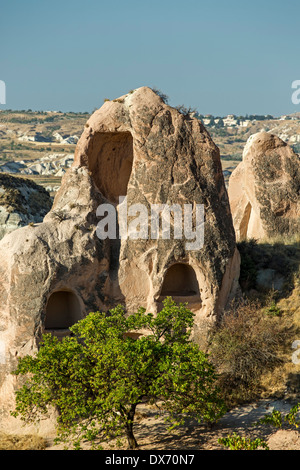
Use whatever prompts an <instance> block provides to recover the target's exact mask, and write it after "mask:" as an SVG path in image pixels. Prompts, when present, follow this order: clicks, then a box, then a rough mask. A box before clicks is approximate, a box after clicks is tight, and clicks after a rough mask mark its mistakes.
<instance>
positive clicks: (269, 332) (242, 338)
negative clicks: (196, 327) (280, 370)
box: [210, 300, 286, 401]
mask: <svg viewBox="0 0 300 470" xmlns="http://www.w3.org/2000/svg"><path fill="white" fill-rule="evenodd" d="M285 338H286V332H285V329H284V327H281V326H280V323H279V322H276V318H272V317H268V316H267V315H266V314H265V313H264V310H263V309H262V308H261V305H260V304H259V303H258V302H254V301H249V300H244V301H243V302H241V303H238V304H234V305H232V307H231V309H229V310H228V311H227V312H226V313H224V316H223V318H222V319H221V321H220V323H219V324H218V325H217V326H216V327H215V328H213V329H212V331H211V335H210V358H211V360H212V362H213V363H214V364H215V366H216V368H217V371H218V372H219V373H220V374H221V378H220V383H221V385H222V388H223V389H224V390H225V394H226V395H227V396H228V398H229V400H232V399H234V400H238V401H239V400H242V401H243V400H245V399H249V398H251V399H252V398H254V397H251V394H252V393H254V394H255V390H256V389H257V387H258V386H259V379H260V377H261V375H262V374H263V373H264V372H266V371H268V370H272V369H273V368H274V367H275V366H277V365H279V364H280V363H281V359H280V353H281V348H282V345H283V343H284V339H285Z"/></svg>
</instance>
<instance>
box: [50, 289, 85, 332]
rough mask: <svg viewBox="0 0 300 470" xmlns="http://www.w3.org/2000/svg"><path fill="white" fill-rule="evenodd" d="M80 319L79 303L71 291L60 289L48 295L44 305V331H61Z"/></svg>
mask: <svg viewBox="0 0 300 470" xmlns="http://www.w3.org/2000/svg"><path fill="white" fill-rule="evenodd" d="M80 319H81V308H80V303H79V300H78V298H77V296H76V295H75V294H74V293H73V292H71V291H68V290H61V291H57V292H53V293H52V294H51V295H50V297H49V299H48V302H47V306H46V319H45V330H46V332H47V331H48V332H49V331H52V332H53V333H54V334H56V332H57V334H58V333H63V332H64V331H66V330H67V331H68V330H69V328H70V326H72V325H74V323H76V322H77V321H79V320H80Z"/></svg>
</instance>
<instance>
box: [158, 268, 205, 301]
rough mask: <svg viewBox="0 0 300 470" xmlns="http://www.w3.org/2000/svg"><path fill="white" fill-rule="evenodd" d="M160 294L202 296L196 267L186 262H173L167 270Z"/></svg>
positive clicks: (162, 295) (165, 295)
mask: <svg viewBox="0 0 300 470" xmlns="http://www.w3.org/2000/svg"><path fill="white" fill-rule="evenodd" d="M160 296H161V297H167V296H170V297H194V296H197V297H200V293H199V285H198V281H197V277H196V273H195V271H194V269H193V268H192V267H191V266H189V265H188V264H184V263H177V264H173V266H171V267H170V268H169V269H168V270H167V272H166V275H165V278H164V282H163V285H162V289H161V293H160Z"/></svg>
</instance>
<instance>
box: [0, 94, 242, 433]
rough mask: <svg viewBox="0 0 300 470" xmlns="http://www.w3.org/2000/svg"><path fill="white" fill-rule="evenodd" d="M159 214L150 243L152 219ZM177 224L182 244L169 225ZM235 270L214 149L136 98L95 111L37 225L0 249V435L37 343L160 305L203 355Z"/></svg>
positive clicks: (180, 119)
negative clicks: (188, 319) (184, 323)
mask: <svg viewBox="0 0 300 470" xmlns="http://www.w3.org/2000/svg"><path fill="white" fill-rule="evenodd" d="M172 206H173V207H172ZM161 207H162V208H163V209H164V212H163V219H161V218H159V222H160V225H161V226H163V228H164V230H163V231H161V232H158V231H157V230H156V229H157V226H155V224H153V223H152V222H153V220H157V218H154V219H153V218H152V215H153V213H152V211H153V209H155V210H156V209H159V208H161ZM168 208H172V210H170V211H169V212H168V210H167V209H168ZM198 208H200V209H201V208H202V209H204V243H203V244H202V238H201V230H202V229H203V224H202V222H203V220H202V218H201V217H199V218H197V214H198V212H197V210H198ZM200 209H199V213H200V215H201V211H200ZM154 212H155V211H154ZM182 214H184V216H185V215H186V214H187V215H190V216H191V215H192V216H193V217H190V218H189V217H188V216H187V217H186V219H185V218H183V216H182ZM108 215H109V216H110V218H108V219H107V227H108V226H109V228H110V229H111V230H108V229H107V233H106V234H105V233H104V230H103V227H104V225H105V223H104V222H105V221H106V217H108ZM198 215H199V214H198ZM180 216H182V217H181V218H180ZM187 220H189V222H190V224H189V228H191V229H193V233H192V232H191V231H190V232H189V231H187V230H186V226H187V225H188V224H187V223H185V224H183V225H184V227H183V226H182V225H180V223H183V221H184V222H187ZM124 222H126V223H124ZM167 222H169V232H168V224H167ZM179 222H180V223H179ZM192 222H193V223H192ZM114 224H115V225H114ZM163 224H165V225H163ZM107 227H106V228H107ZM153 227H154V228H153ZM180 227H181V229H182V233H181V234H180V233H179V232H180V230H179V229H180ZM114 229H115V230H114ZM175 229H176V236H175ZM193 234H194V237H193V236H192V235H193ZM179 235H180V236H179ZM196 235H197V237H196ZM198 235H199V238H198ZM239 266H240V259H239V253H238V251H237V249H236V243H235V233H234V228H233V224H232V217H231V213H230V207H229V201H228V196H227V191H226V188H225V184H224V177H223V174H222V167H221V162H220V154H219V150H218V148H217V147H216V145H215V144H214V142H213V141H212V139H211V137H210V135H209V134H208V132H207V131H206V129H205V128H204V127H203V125H202V124H201V122H200V121H199V120H197V119H196V118H191V117H190V116H186V115H184V114H181V113H180V112H179V111H178V110H176V109H174V108H172V107H170V106H168V105H167V104H165V103H164V101H163V100H162V98H161V97H160V96H158V95H157V94H156V93H154V92H153V91H152V90H151V89H150V88H148V87H142V88H139V89H137V90H135V91H132V92H130V93H128V94H127V95H124V96H122V97H120V98H118V99H116V100H112V101H106V102H105V103H104V105H103V106H102V107H101V108H100V109H99V110H97V111H96V112H95V113H94V114H93V115H92V116H91V117H90V119H89V120H88V122H87V124H86V126H85V128H84V131H83V133H82V136H81V138H80V140H79V142H78V144H77V147H76V152H75V157H74V162H73V165H72V167H71V168H70V169H69V170H68V171H67V173H66V174H65V175H64V176H63V178H62V184H61V186H60V189H59V190H58V192H57V193H56V196H55V199H54V203H53V207H52V209H51V211H50V212H49V213H48V214H47V215H46V217H45V218H44V222H43V223H42V224H39V225H38V226H35V227H31V226H29V227H24V228H21V229H19V230H16V231H15V232H14V234H13V236H12V234H11V235H6V236H5V237H4V238H3V240H2V241H1V242H0V280H1V282H0V299H1V302H0V345H1V344H2V351H5V353H3V354H2V364H0V397H1V398H0V400H1V401H0V410H1V409H2V419H1V420H0V422H1V425H5V426H6V427H7V428H8V427H9V426H10V421H9V419H8V417H6V418H5V416H6V415H5V413H6V412H7V410H8V409H9V408H11V407H13V402H14V399H13V390H14V389H15V388H16V386H17V382H16V379H15V378H14V377H13V376H12V375H11V374H10V371H11V370H12V369H13V368H14V367H15V366H16V361H17V358H18V357H21V356H23V355H24V354H33V353H34V352H36V351H37V349H38V344H39V341H40V338H41V335H42V333H43V332H45V331H50V332H52V333H53V334H56V335H57V336H59V337H62V336H64V335H66V334H68V331H69V330H68V328H69V327H70V326H71V325H72V324H73V323H74V322H76V321H78V320H79V319H81V318H83V317H84V316H85V315H87V314H88V313H89V312H91V311H99V310H100V311H105V312H107V311H108V310H109V309H110V308H112V307H114V306H116V305H118V304H122V305H124V307H125V308H126V311H127V312H128V313H130V312H133V311H135V310H136V309H138V308H139V307H141V306H142V307H145V308H146V309H147V310H148V311H151V312H153V313H156V312H157V311H158V310H159V309H160V308H161V306H162V301H163V299H164V298H165V297H166V296H169V295H170V296H172V297H173V298H174V300H176V301H178V302H179V301H184V302H187V303H188V306H189V308H190V309H191V310H192V311H193V312H194V313H195V328H194V331H193V332H192V334H193V338H194V340H195V341H197V342H198V343H199V344H205V340H206V334H207V329H208V328H209V327H210V326H211V325H212V324H213V323H214V322H215V321H216V320H217V319H218V317H219V316H220V315H221V314H222V311H223V309H224V308H225V306H226V304H227V302H228V301H229V300H230V298H231V297H232V296H233V295H234V293H235V290H236V288H237V286H238V277H239ZM0 349H1V348H0ZM5 410H6V411H5Z"/></svg>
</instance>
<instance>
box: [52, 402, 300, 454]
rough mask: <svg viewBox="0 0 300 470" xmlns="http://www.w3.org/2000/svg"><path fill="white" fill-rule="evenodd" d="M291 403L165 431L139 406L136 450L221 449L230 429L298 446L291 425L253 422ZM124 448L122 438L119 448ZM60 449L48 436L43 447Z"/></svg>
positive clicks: (273, 444) (280, 446) (279, 445)
mask: <svg viewBox="0 0 300 470" xmlns="http://www.w3.org/2000/svg"><path fill="white" fill-rule="evenodd" d="M292 405H293V404H291V403H288V402H286V401H283V400H278V401H268V400H261V401H260V402H258V403H254V404H249V405H247V406H242V407H238V408H235V409H233V410H231V411H230V412H228V413H227V414H226V415H224V416H223V418H222V419H221V420H220V421H219V422H218V424H217V425H216V426H215V427H214V428H213V429H207V428H206V427H205V426H204V425H199V424H198V423H197V422H193V421H190V422H189V423H188V424H187V425H186V426H182V427H180V428H178V429H177V430H176V431H175V432H172V433H169V432H168V431H167V424H166V423H165V422H164V418H163V416H162V415H160V416H157V412H156V411H155V410H154V409H153V408H151V407H148V406H139V407H138V410H137V416H136V422H135V427H134V433H135V437H136V439H137V441H138V444H139V449H140V450H225V448H224V447H223V446H222V445H220V444H219V443H218V439H219V438H220V437H226V436H227V435H228V434H231V433H233V432H236V433H237V434H239V435H242V436H244V437H247V438H251V439H255V438H257V437H259V438H261V439H263V440H264V441H265V442H267V444H268V446H269V449H270V450H300V432H298V431H297V430H296V428H295V427H293V428H289V429H287V428H282V429H276V428H275V427H273V426H268V425H256V424H255V423H256V422H257V421H258V420H259V419H260V418H263V417H264V416H265V415H266V413H270V412H272V410H273V409H276V410H279V411H281V412H282V413H283V414H286V413H287V412H288V411H289V410H290V408H291V406H292ZM84 448H88V447H86V446H84ZM117 448H118V447H116V445H115V443H114V442H111V443H110V446H108V445H107V444H103V449H110V450H115V449H117ZM126 448H127V445H126V441H124V446H122V447H121V448H120V450H125V449H126ZM60 449H63V446H62V445H58V446H54V445H53V441H52V440H51V439H49V441H48V447H47V450H60Z"/></svg>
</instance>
